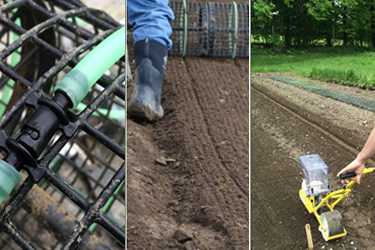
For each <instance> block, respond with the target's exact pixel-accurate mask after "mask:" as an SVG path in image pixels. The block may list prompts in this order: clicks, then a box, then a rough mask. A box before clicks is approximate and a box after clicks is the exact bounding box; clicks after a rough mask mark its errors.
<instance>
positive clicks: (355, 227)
mask: <svg viewBox="0 0 375 250" xmlns="http://www.w3.org/2000/svg"><path fill="white" fill-rule="evenodd" d="M275 74H278V73H275ZM270 75H272V74H255V75H252V76H251V91H250V92H251V216H250V217H251V249H254V250H263V249H273V250H277V249H280V250H281V249H282V250H284V249H308V245H307V238H306V232H305V225H306V224H307V223H309V224H310V226H311V230H312V237H313V243H314V249H375V236H374V233H375V230H374V229H375V226H374V224H375V213H374V205H375V200H374V196H375V191H374V187H375V186H374V176H373V175H372V174H369V175H367V176H365V177H364V178H363V179H362V180H361V184H360V185H354V186H353V187H352V193H350V194H349V195H348V196H347V197H346V198H345V199H344V200H342V201H341V202H340V203H338V205H337V206H336V208H335V209H336V210H338V211H339V212H340V213H341V215H342V217H343V222H344V226H345V228H346V230H347V232H348V233H347V236H346V237H344V238H340V239H336V240H332V241H329V242H326V241H324V239H323V238H322V236H321V234H320V232H319V231H318V226H319V224H318V222H317V220H316V219H315V217H314V216H313V215H312V214H309V213H308V211H307V209H306V208H305V206H304V205H303V203H302V201H301V200H300V198H299V195H298V192H299V189H301V183H302V179H303V176H302V168H301V165H300V163H299V160H298V157H299V156H301V155H306V154H319V155H320V156H321V158H322V159H323V160H324V162H325V163H326V164H327V165H328V167H329V179H330V184H331V186H332V190H337V189H340V188H341V185H340V182H339V179H338V178H337V177H336V174H337V173H338V172H339V170H341V169H342V168H344V167H345V166H346V165H347V164H349V163H350V162H351V161H352V160H353V159H354V158H355V156H356V154H357V153H358V152H359V150H360V149H361V148H362V146H363V145H364V143H365V141H366V139H367V137H368V135H369V133H370V131H371V129H372V128H373V126H374V125H375V119H374V117H375V116H374V113H373V112H370V111H367V110H363V109H360V108H356V107H354V106H351V105H349V104H346V103H342V102H339V101H336V100H333V99H329V98H324V97H322V96H320V95H316V94H314V93H311V92H309V91H306V90H303V89H301V88H298V87H295V86H292V85H290V84H286V83H282V82H279V81H275V80H272V79H271V78H270ZM284 75H285V74H284ZM286 76H287V77H289V78H293V79H297V80H300V81H308V82H311V83H314V84H316V85H319V86H321V87H324V88H327V89H331V90H334V91H337V92H341V93H346V94H351V95H354V96H360V97H364V98H368V99H375V93H374V91H371V90H362V89H358V88H353V87H346V86H341V85H335V84H332V83H324V82H319V81H313V80H310V79H306V78H300V77H294V76H290V75H286ZM369 167H375V165H374V161H372V160H371V161H369Z"/></svg>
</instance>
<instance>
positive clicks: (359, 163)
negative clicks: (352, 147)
mask: <svg viewBox="0 0 375 250" xmlns="http://www.w3.org/2000/svg"><path fill="white" fill-rule="evenodd" d="M374 154H375V127H374V128H373V129H372V131H371V133H370V135H369V137H368V138H367V141H366V143H365V145H364V147H363V148H362V150H361V152H359V154H358V155H357V157H356V158H355V159H354V161H352V162H351V163H350V164H349V165H348V166H346V167H345V168H343V169H342V170H341V171H340V172H339V173H338V174H337V177H339V176H340V175H341V174H345V173H350V172H354V173H356V175H357V177H356V179H357V183H358V184H360V180H361V176H362V173H363V170H364V168H365V163H366V162H367V160H368V159H370V158H371V157H372V156H373V155H374ZM345 182H347V183H348V182H349V181H348V180H346V181H345Z"/></svg>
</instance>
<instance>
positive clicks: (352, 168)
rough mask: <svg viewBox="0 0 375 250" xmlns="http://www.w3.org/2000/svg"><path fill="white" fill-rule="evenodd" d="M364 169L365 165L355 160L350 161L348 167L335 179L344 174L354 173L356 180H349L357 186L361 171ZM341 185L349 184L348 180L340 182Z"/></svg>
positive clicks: (359, 181)
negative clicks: (355, 182)
mask: <svg viewBox="0 0 375 250" xmlns="http://www.w3.org/2000/svg"><path fill="white" fill-rule="evenodd" d="M364 169H365V163H362V162H360V161H359V160H357V159H355V160H354V161H352V162H351V163H350V164H349V165H348V166H346V167H345V168H343V169H342V170H341V171H340V172H339V173H338V174H337V177H340V175H342V174H345V173H350V172H354V173H355V174H356V175H357V176H356V178H352V179H351V180H353V181H355V180H356V181H357V183H358V185H359V184H360V183H361V176H362V173H363V170H364ZM341 182H342V183H344V182H345V183H346V184H348V183H349V180H348V179H345V180H341Z"/></svg>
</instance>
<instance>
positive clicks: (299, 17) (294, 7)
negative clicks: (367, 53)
mask: <svg viewBox="0 0 375 250" xmlns="http://www.w3.org/2000/svg"><path fill="white" fill-rule="evenodd" d="M251 35H252V37H253V38H255V39H259V38H262V40H263V43H264V44H266V45H279V46H283V47H284V48H287V49H288V48H290V47H301V46H308V45H314V44H318V43H319V44H323V45H325V46H335V44H338V43H340V44H342V45H343V46H351V45H357V46H366V47H375V1H373V0H342V1H336V0H251Z"/></svg>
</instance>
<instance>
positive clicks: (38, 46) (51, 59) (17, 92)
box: [0, 0, 125, 249]
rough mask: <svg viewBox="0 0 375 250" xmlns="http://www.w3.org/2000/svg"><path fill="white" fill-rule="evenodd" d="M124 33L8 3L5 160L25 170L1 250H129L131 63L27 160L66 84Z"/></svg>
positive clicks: (75, 10) (94, 19) (99, 20)
mask: <svg viewBox="0 0 375 250" xmlns="http://www.w3.org/2000/svg"><path fill="white" fill-rule="evenodd" d="M120 27H121V24H120V23H118V22H117V21H116V20H114V19H112V18H111V17H110V16H108V15H107V14H106V13H105V12H103V11H100V10H96V9H91V8H88V7H86V6H85V5H84V4H82V3H81V2H79V1H76V0H71V1H63V0H56V1H41V0H35V1H32V0H15V1H4V0H3V1H1V0H0V51H1V52H0V116H2V118H1V120H0V137H1V138H0V149H1V158H2V159H7V161H8V162H10V161H17V162H20V163H19V164H18V165H17V168H16V169H17V170H19V171H20V172H21V173H22V181H21V182H20V184H19V185H17V186H16V187H15V188H14V190H13V191H12V193H11V194H10V195H9V197H7V198H6V199H5V200H4V201H3V202H2V203H1V204H0V211H1V213H0V249H123V248H124V245H125V185H124V181H125V111H124V110H125V59H124V57H121V59H120V60H118V61H117V62H116V63H115V64H114V65H113V66H112V67H111V68H110V69H108V70H107V71H106V72H105V74H104V75H102V76H101V77H100V78H99V80H97V81H96V83H95V85H94V86H93V87H92V88H91V89H90V91H89V92H88V94H87V95H86V97H85V98H84V99H83V100H82V102H81V103H79V105H78V106H77V107H76V108H75V109H69V110H67V111H66V114H64V115H61V116H60V115H57V116H58V120H61V124H59V126H58V127H57V128H56V132H54V133H53V136H52V137H51V138H49V137H46V138H45V139H44V141H43V147H39V148H38V150H36V151H35V152H34V151H33V153H29V152H24V151H31V149H30V150H28V149H29V148H28V147H27V145H26V144H25V143H24V142H25V140H26V139H25V140H23V139H22V138H23V136H24V135H23V134H22V133H26V132H27V131H29V130H30V122H34V120H36V118H34V117H35V114H36V113H37V110H40V109H41V107H42V106H43V105H45V106H48V105H49V107H50V109H53V108H54V106H53V103H52V104H51V98H52V93H53V91H54V88H55V86H56V84H57V83H58V82H59V80H61V78H63V77H64V75H66V74H67V72H69V71H70V70H71V69H72V68H74V66H76V65H77V64H78V63H79V62H80V61H81V60H82V58H84V57H85V55H87V54H88V53H89V52H90V51H92V50H93V49H94V48H95V47H96V46H97V45H98V44H99V43H100V42H101V41H103V40H104V39H105V38H107V37H108V36H110V35H111V34H113V33H114V32H115V31H116V30H118V29H119V28H120ZM104 56H105V55H103V57H104ZM92 63H97V62H92ZM47 104H48V105H47ZM43 107H44V106H43ZM56 112H57V111H56ZM42 113H43V112H42ZM38 119H39V124H41V126H43V125H44V124H49V123H50V121H49V120H50V117H49V116H48V115H44V116H43V117H42V118H38ZM40 119H44V120H43V121H42V122H40ZM51 119H52V118H51ZM64 119H65V120H64ZM34 132H35V131H34ZM34 135H35V134H33V131H31V132H30V135H29V136H30V137H33V136H34ZM22 143H24V144H22ZM25 148H26V149H27V150H25ZM22 150H23V151H22ZM10 155H15V156H16V157H13V158H12V157H11V156H10ZM12 159H13V160H12Z"/></svg>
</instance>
